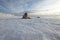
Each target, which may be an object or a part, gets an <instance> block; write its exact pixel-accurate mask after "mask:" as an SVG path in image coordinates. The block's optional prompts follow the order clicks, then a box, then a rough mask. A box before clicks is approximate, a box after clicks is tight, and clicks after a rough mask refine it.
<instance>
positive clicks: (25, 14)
mask: <svg viewBox="0 0 60 40" xmlns="http://www.w3.org/2000/svg"><path fill="white" fill-rule="evenodd" d="M22 19H30V17H28V14H27V13H24V15H23V17H22Z"/></svg>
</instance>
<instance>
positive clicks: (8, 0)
mask: <svg viewBox="0 0 60 40" xmlns="http://www.w3.org/2000/svg"><path fill="white" fill-rule="evenodd" d="M42 1H43V0H0V12H11V13H19V12H22V11H27V10H31V8H32V6H33V5H34V4H37V3H38V2H42Z"/></svg>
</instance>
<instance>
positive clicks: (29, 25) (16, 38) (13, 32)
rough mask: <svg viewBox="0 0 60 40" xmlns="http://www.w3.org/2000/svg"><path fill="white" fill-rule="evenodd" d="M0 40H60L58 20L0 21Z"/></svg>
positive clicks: (12, 19) (59, 23) (16, 19)
mask: <svg viewBox="0 0 60 40" xmlns="http://www.w3.org/2000/svg"><path fill="white" fill-rule="evenodd" d="M0 40H60V19H51V18H32V19H21V18H9V19H8V18H7V19H5V18H4V19H0Z"/></svg>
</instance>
